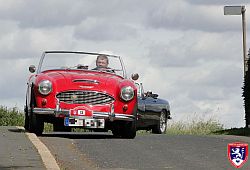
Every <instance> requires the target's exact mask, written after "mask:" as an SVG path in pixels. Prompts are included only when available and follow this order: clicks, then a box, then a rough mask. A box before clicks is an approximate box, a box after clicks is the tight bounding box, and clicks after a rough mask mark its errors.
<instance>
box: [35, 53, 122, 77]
mask: <svg viewBox="0 0 250 170" xmlns="http://www.w3.org/2000/svg"><path fill="white" fill-rule="evenodd" d="M49 53H50V54H51V53H56V54H60V53H62V54H65V53H69V54H87V55H108V56H109V57H114V58H118V59H119V61H120V63H121V68H122V77H124V78H127V74H126V69H125V66H124V63H123V60H122V58H121V57H120V56H115V55H109V54H103V53H91V52H82V51H44V52H43V53H42V56H41V58H40V61H39V65H38V68H37V74H39V73H41V72H42V71H41V68H42V64H43V61H44V58H45V56H46V54H49ZM88 71H90V70H88Z"/></svg>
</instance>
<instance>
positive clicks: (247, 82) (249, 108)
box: [242, 49, 250, 127]
mask: <svg viewBox="0 0 250 170" xmlns="http://www.w3.org/2000/svg"><path fill="white" fill-rule="evenodd" d="M249 56H250V49H249V51H248V58H249ZM247 68H250V62H249V60H247ZM242 89H243V95H242V97H243V100H244V107H245V120H246V127H249V125H250V70H248V69H247V71H246V74H245V76H244V83H243V88H242Z"/></svg>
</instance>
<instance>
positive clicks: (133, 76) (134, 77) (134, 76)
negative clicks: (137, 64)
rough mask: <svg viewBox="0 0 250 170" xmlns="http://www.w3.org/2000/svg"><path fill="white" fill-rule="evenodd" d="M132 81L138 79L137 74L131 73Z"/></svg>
mask: <svg viewBox="0 0 250 170" xmlns="http://www.w3.org/2000/svg"><path fill="white" fill-rule="evenodd" d="M131 78H132V80H138V79H139V74H138V73H133V74H132V75H131Z"/></svg>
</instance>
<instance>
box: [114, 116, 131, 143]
mask: <svg viewBox="0 0 250 170" xmlns="http://www.w3.org/2000/svg"><path fill="white" fill-rule="evenodd" d="M112 133H113V135H114V136H115V137H118V138H125V139H134V138H135V136H136V121H135V120H134V121H117V122H116V123H115V125H114V127H113V129H112Z"/></svg>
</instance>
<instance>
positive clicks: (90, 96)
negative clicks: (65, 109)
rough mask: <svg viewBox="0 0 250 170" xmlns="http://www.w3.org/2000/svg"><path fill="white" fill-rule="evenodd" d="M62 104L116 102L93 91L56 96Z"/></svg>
mask: <svg viewBox="0 0 250 170" xmlns="http://www.w3.org/2000/svg"><path fill="white" fill-rule="evenodd" d="M56 97H57V99H59V101H60V102H65V103H68V104H90V105H97V104H108V103H112V102H113V101H114V98H113V97H111V96H109V95H108V94H105V93H99V92H93V91H65V92H61V93H59V94H57V95H56Z"/></svg>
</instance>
